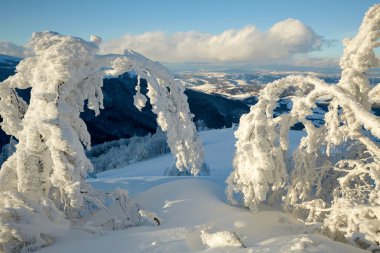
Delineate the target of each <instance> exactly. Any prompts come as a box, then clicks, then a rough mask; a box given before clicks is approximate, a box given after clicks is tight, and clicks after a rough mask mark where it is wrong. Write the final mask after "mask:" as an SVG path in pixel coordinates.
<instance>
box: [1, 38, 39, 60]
mask: <svg viewBox="0 0 380 253" xmlns="http://www.w3.org/2000/svg"><path fill="white" fill-rule="evenodd" d="M0 54H5V55H11V56H17V57H21V58H24V57H27V56H30V55H31V54H32V50H31V49H30V48H27V47H24V46H20V45H17V44H14V43H12V42H5V41H0Z"/></svg>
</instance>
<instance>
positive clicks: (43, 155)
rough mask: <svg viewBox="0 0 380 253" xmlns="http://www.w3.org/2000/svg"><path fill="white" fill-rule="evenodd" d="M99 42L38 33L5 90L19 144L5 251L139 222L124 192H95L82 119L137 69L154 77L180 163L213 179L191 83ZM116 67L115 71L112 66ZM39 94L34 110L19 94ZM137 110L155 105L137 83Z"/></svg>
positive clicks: (6, 172)
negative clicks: (104, 52)
mask: <svg viewBox="0 0 380 253" xmlns="http://www.w3.org/2000/svg"><path fill="white" fill-rule="evenodd" d="M100 42H101V39H100V38H98V37H96V36H92V37H91V41H90V42H88V41H85V40H82V39H80V38H75V37H71V36H65V35H60V34H58V33H54V32H42V33H34V34H33V36H32V39H31V41H30V46H31V47H32V49H33V51H34V54H35V56H33V57H29V58H26V59H24V60H22V61H21V62H20V63H19V65H18V66H17V71H16V74H15V75H14V76H11V77H9V78H8V79H7V80H5V81H4V82H2V83H1V84H0V115H1V117H2V118H3V122H2V123H1V127H2V128H3V130H4V131H5V132H6V133H7V134H9V135H12V136H14V137H15V138H16V139H17V140H18V141H19V142H18V144H17V145H16V151H15V153H14V154H13V155H12V156H10V157H9V158H8V160H7V161H6V162H5V163H4V164H3V166H2V168H1V170H0V251H4V252H20V251H22V252H29V251H33V250H35V249H38V248H40V247H42V246H44V245H48V244H49V243H51V242H52V240H53V238H54V235H55V232H56V231H57V230H59V229H60V228H67V227H68V226H69V225H70V222H69V220H70V221H71V223H74V224H79V225H80V224H82V228H84V229H86V230H88V229H90V230H93V229H122V228H126V227H129V226H133V225H136V224H137V223H138V222H139V220H140V219H141V215H140V214H139V212H138V211H139V210H138V207H137V205H136V203H135V202H134V201H133V200H132V199H130V198H129V197H128V194H127V192H126V191H123V190H117V191H115V192H113V193H105V192H97V191H95V190H94V189H92V187H91V186H90V185H88V184H86V183H85V181H84V179H85V177H86V175H87V173H88V172H91V171H92V170H93V167H92V164H91V162H90V161H89V160H88V159H87V157H86V156H85V153H84V148H83V146H86V147H87V148H89V147H90V135H89V133H88V132H87V128H86V125H85V123H84V121H83V120H82V119H81V118H80V113H81V112H82V111H83V108H84V106H85V105H86V106H87V107H88V108H89V109H92V110H94V111H95V114H98V113H99V112H100V109H101V108H103V105H102V101H103V95H102V90H101V87H102V85H103V76H104V74H105V70H107V74H110V73H113V74H122V73H124V72H127V71H130V70H132V69H133V70H134V71H135V72H137V73H138V75H139V78H140V77H142V78H145V79H146V80H147V81H148V89H149V92H148V97H149V98H150V101H151V103H152V105H153V111H154V112H155V113H156V114H157V115H158V119H157V121H158V124H159V125H160V127H161V128H162V129H163V130H164V131H165V132H166V133H167V136H168V144H169V147H170V148H171V150H172V152H173V153H174V154H175V156H176V167H177V168H178V169H179V170H181V171H189V173H191V174H193V175H199V174H202V173H204V174H205V173H207V170H206V169H207V167H206V166H205V164H204V158H203V150H202V146H201V143H200V141H199V138H198V136H197V133H196V131H195V126H194V124H193V122H192V121H191V118H192V115H191V113H190V111H189V106H188V104H187V98H186V96H185V95H184V93H183V92H184V87H183V86H182V85H180V84H179V83H176V82H175V80H174V78H173V76H172V75H171V74H170V73H169V71H168V70H167V69H165V68H164V67H163V66H162V65H160V64H159V63H154V62H152V61H150V60H148V59H146V58H145V57H143V56H141V55H139V54H137V53H134V52H131V51H126V53H125V54H124V55H122V56H120V55H119V56H118V55H109V56H99V55H97V54H96V53H97V51H98V45H99V43H100ZM110 67H111V69H110ZM26 88H31V98H30V102H29V104H28V103H26V102H25V101H24V100H23V99H22V98H21V97H20V96H18V93H17V91H16V89H26ZM136 90H137V94H136V96H135V105H136V107H137V108H140V109H141V108H142V107H143V106H144V105H145V102H146V101H147V99H146V98H145V96H144V95H142V94H141V93H140V84H139V83H138V84H137V87H136Z"/></svg>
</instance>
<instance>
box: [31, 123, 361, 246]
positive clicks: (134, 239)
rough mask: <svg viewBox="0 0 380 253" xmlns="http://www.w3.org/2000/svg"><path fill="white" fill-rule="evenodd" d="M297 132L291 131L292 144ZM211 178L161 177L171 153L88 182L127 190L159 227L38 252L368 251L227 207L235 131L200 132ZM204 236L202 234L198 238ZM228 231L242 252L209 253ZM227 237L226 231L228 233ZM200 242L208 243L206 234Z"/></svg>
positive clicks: (75, 238) (72, 240) (82, 238)
mask: <svg viewBox="0 0 380 253" xmlns="http://www.w3.org/2000/svg"><path fill="white" fill-rule="evenodd" d="M301 136H302V132H296V131H295V132H292V139H293V141H292V143H293V146H294V144H295V142H297V140H299V139H300V137H301ZM201 137H202V140H203V143H204V146H205V155H206V162H207V163H208V164H209V165H210V168H211V174H212V176H211V177H197V178H193V177H163V176H161V175H162V174H163V172H164V170H165V168H166V167H167V166H169V165H170V164H171V163H172V160H173V158H172V156H171V155H170V154H168V155H163V156H160V157H158V158H155V159H152V160H148V161H144V162H139V163H135V164H131V165H128V166H125V167H122V168H119V169H115V170H112V171H106V172H103V173H101V174H98V178H97V179H92V180H91V181H90V182H91V183H92V184H93V185H94V186H95V187H96V188H101V189H103V190H110V189H114V188H117V187H120V188H125V189H128V190H129V192H130V195H132V196H133V197H135V198H136V200H137V201H138V203H139V205H140V207H141V208H142V209H145V210H149V211H152V212H155V213H156V214H157V216H158V217H159V218H160V220H161V225H160V226H155V225H153V224H151V223H149V222H143V223H142V224H141V225H140V226H139V227H134V228H130V229H127V230H122V231H115V232H109V233H107V234H103V235H99V234H90V233H88V232H86V231H82V230H77V229H71V230H69V231H62V235H61V236H60V237H59V238H57V240H56V242H54V244H52V245H51V246H49V247H46V248H44V249H41V250H40V251H38V252H45V253H47V252H54V253H66V252H91V253H98V252H112V253H125V252H128V253H129V252H136V253H137V252H165V253H167V252H194V251H196V252H255V253H259V252H260V253H261V252H321V253H322V252H324V253H326V252H331V253H333V252H337V253H339V252H365V251H362V250H359V249H356V248H353V247H351V246H349V245H346V244H342V243H338V242H334V241H331V240H330V239H328V238H326V237H324V236H321V235H316V234H305V233H306V232H307V231H310V230H311V229H310V228H307V227H305V226H304V225H302V224H301V223H300V222H298V221H296V220H294V219H293V218H292V217H291V216H289V215H288V214H285V213H284V212H281V211H279V210H276V208H274V207H267V208H264V210H261V211H260V212H258V213H252V212H250V211H248V210H246V209H244V208H239V207H233V206H230V205H228V204H226V198H225V193H224V190H225V183H224V181H225V179H226V177H227V176H228V174H229V173H230V171H231V163H232V158H233V152H234V142H235V139H234V136H233V130H232V129H222V130H211V131H205V132H201ZM202 231H203V232H202ZM222 231H228V232H233V233H234V234H233V235H236V236H238V238H239V241H240V243H241V244H242V245H244V247H246V248H233V247H219V248H210V247H209V246H206V245H205V244H203V242H202V239H201V237H202V236H201V235H202V233H203V234H206V235H208V241H207V242H208V244H209V245H214V246H217V245H228V244H229V243H230V244H231V242H228V241H227V240H226V239H227V237H226V233H224V234H223V233H219V234H217V233H216V232H222ZM230 234H231V233H230ZM203 238H204V239H205V237H204V236H203Z"/></svg>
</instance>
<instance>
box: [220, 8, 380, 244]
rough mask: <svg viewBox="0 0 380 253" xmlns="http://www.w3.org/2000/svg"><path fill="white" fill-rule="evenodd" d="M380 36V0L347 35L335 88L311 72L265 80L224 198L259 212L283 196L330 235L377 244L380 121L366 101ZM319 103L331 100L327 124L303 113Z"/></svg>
mask: <svg viewBox="0 0 380 253" xmlns="http://www.w3.org/2000/svg"><path fill="white" fill-rule="evenodd" d="M379 38H380V5H379V4H377V5H375V6H374V7H372V8H370V9H369V10H368V12H367V13H366V15H365V17H364V19H363V22H362V25H361V26H360V29H359V32H358V34H357V35H356V36H355V37H354V38H353V39H351V40H348V39H347V40H345V41H344V44H345V50H344V54H343V56H342V58H341V61H340V66H341V68H342V75H341V79H340V81H339V83H338V84H337V85H329V84H327V83H325V82H324V81H322V80H320V79H318V78H316V77H310V76H307V77H304V76H289V77H286V78H283V79H280V80H277V81H275V82H273V83H271V84H268V85H267V86H266V87H265V88H264V89H263V90H262V92H261V93H260V97H259V102H258V103H257V104H256V105H255V106H253V107H252V108H251V111H250V112H249V113H248V114H246V115H244V116H243V117H242V118H241V120H240V125H239V128H238V130H237V131H236V132H235V135H236V137H237V138H238V141H237V143H236V148H237V150H236V154H235V159H234V170H233V172H232V173H231V175H230V176H229V178H228V180H227V183H228V188H227V195H228V198H229V200H230V201H231V203H236V194H237V195H240V196H241V198H242V201H243V204H244V205H245V206H246V207H248V208H250V209H252V210H256V209H257V208H258V206H259V204H260V203H261V202H264V201H267V202H272V201H279V200H281V199H282V200H283V201H284V206H285V208H286V209H287V210H290V211H293V212H294V213H295V214H296V215H298V216H300V217H301V218H304V219H305V221H306V222H308V223H313V224H319V225H320V228H321V231H322V232H323V233H325V234H327V235H328V236H330V237H331V238H333V239H336V240H340V241H347V242H349V243H351V244H353V245H356V246H358V247H361V248H364V249H367V250H378V249H379V244H380V233H379V230H380V148H379V144H378V142H377V140H376V139H377V138H380V119H379V118H378V117H376V116H375V115H373V114H372V113H371V111H370V110H371V106H372V104H374V103H378V102H379V101H380V92H379V90H380V85H377V86H375V87H371V86H370V85H369V81H368V73H369V71H370V69H371V68H377V67H380V64H379V63H380V60H379V58H378V57H377V56H376V54H375V51H374V49H375V48H377V47H378V46H379V45H380V44H379V41H378V40H379ZM290 93H291V94H292V95H291V96H289V99H290V100H291V101H292V109H291V110H290V112H289V113H288V114H282V115H279V116H278V117H275V116H274V109H275V108H276V106H277V102H278V101H279V99H280V98H281V97H282V96H283V94H290ZM320 100H324V101H326V100H327V101H329V109H328V112H327V113H326V114H325V116H324V120H325V124H324V125H323V126H320V127H317V126H315V125H314V124H313V123H312V121H311V120H310V119H309V118H308V116H310V115H311V114H312V113H313V109H314V108H316V107H317V104H316V103H317V102H318V101H320ZM298 122H301V123H302V124H303V125H304V127H305V130H304V131H305V133H306V136H305V137H303V138H302V139H301V142H300V143H299V145H298V148H297V149H296V150H295V152H294V153H293V155H292V157H291V158H290V160H289V159H288V157H289V154H288V152H287V151H288V149H289V130H290V128H291V127H292V126H293V125H294V124H296V123H298Z"/></svg>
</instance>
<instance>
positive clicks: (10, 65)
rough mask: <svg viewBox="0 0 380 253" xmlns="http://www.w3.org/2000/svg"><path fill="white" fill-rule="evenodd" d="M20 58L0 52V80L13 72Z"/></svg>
mask: <svg viewBox="0 0 380 253" xmlns="http://www.w3.org/2000/svg"><path fill="white" fill-rule="evenodd" d="M20 61H21V58H18V57H13V56H8V55H3V54H0V82H1V81H4V80H5V79H7V78H8V76H10V75H13V74H14V73H15V69H16V66H17V64H18V63H19V62H20Z"/></svg>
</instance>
